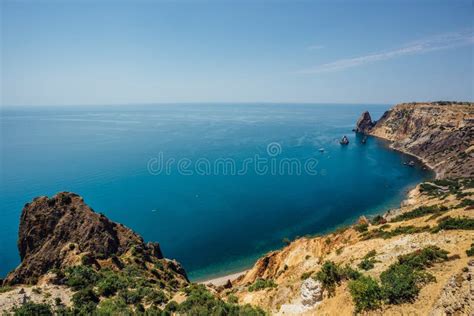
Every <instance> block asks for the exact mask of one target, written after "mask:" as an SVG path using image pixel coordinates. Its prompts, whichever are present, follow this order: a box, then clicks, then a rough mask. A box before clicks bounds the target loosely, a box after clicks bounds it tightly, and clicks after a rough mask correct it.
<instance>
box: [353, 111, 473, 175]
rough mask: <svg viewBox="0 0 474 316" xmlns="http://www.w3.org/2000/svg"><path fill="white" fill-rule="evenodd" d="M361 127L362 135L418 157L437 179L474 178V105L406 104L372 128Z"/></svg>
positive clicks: (388, 113) (387, 113)
mask: <svg viewBox="0 0 474 316" xmlns="http://www.w3.org/2000/svg"><path fill="white" fill-rule="evenodd" d="M369 117H370V116H369ZM362 123H364V124H365V125H364V126H362V129H361V131H362V132H365V133H367V134H369V135H372V136H377V137H380V138H383V139H387V140H389V141H391V142H392V147H393V148H394V149H397V150H400V151H403V152H406V153H409V154H412V155H415V156H417V157H419V158H420V159H421V160H422V161H423V162H424V163H426V164H427V165H428V166H430V167H431V168H432V169H433V170H434V171H435V172H436V174H437V177H438V178H457V177H472V176H474V103H461V102H459V103H457V102H433V103H403V104H398V105H396V106H395V107H393V108H392V109H391V110H389V111H387V112H385V114H384V115H383V116H382V117H381V118H380V120H378V121H377V122H376V123H375V124H374V125H373V126H370V125H369V126H368V127H367V121H363V122H362ZM358 128H359V125H358V126H356V129H358Z"/></svg>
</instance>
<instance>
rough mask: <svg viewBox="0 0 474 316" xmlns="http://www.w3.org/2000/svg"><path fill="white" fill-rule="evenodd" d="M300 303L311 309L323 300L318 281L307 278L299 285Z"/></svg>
mask: <svg viewBox="0 0 474 316" xmlns="http://www.w3.org/2000/svg"><path fill="white" fill-rule="evenodd" d="M300 291H301V303H303V305H305V306H308V307H313V306H314V305H315V304H317V303H318V302H320V301H321V300H322V299H323V288H322V284H321V282H320V281H315V280H314V279H312V278H308V279H306V280H304V281H303V283H302V284H301V289H300Z"/></svg>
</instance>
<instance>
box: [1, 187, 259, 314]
mask: <svg viewBox="0 0 474 316" xmlns="http://www.w3.org/2000/svg"><path fill="white" fill-rule="evenodd" d="M18 250H19V252H20V257H21V264H20V265H19V266H18V267H17V268H16V269H15V270H14V271H12V272H11V273H10V274H9V275H8V276H7V278H6V279H5V280H4V282H3V285H2V286H1V287H0V314H2V315H11V314H15V315H53V314H55V315H145V314H146V315H172V314H179V315H227V314H229V312H230V311H232V313H233V315H255V316H263V315H265V313H264V311H263V310H261V309H259V308H254V307H252V306H250V305H238V304H237V302H236V301H234V300H230V299H227V300H226V301H224V300H222V299H221V298H220V297H219V295H217V294H216V292H215V291H214V290H213V289H208V288H206V287H205V286H203V285H197V284H194V283H191V282H189V281H188V278H187V276H186V272H185V271H184V269H183V268H182V267H181V265H180V264H179V263H178V262H176V261H175V260H170V259H166V258H164V257H163V254H162V252H161V249H160V246H159V244H158V243H151V242H149V243H145V242H144V241H143V239H142V238H141V237H140V236H139V235H138V234H136V233H134V232H133V231H132V230H130V229H129V228H127V227H125V226H123V225H121V224H118V223H114V222H112V221H111V220H109V219H108V218H107V217H105V216H104V215H102V214H99V213H96V212H94V211H93V210H92V209H91V208H90V207H89V206H88V205H87V204H85V203H84V200H83V199H82V198H81V197H80V196H78V195H77V194H74V193H68V192H61V193H58V194H57V195H55V196H53V197H51V198H48V197H45V196H43V197H39V198H36V199H34V200H33V201H32V202H31V203H28V204H26V205H25V207H24V208H23V211H22V213H21V219H20V229H19V237H18ZM230 286H231V285H230Z"/></svg>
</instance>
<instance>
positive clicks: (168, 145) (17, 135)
mask: <svg viewBox="0 0 474 316" xmlns="http://www.w3.org/2000/svg"><path fill="white" fill-rule="evenodd" d="M388 108H389V105H355V104H353V105H351V104H168V105H167V104H160V105H130V106H94V107H88V106H76V107H20V108H8V107H6V108H3V109H2V116H1V123H2V135H1V137H2V139H1V146H2V149H1V150H2V164H1V171H0V172H1V174H0V179H1V188H0V254H1V256H0V275H2V276H4V275H6V273H7V272H8V271H10V270H12V269H14V268H15V267H16V265H17V264H18V263H19V256H18V251H17V249H16V239H17V232H18V224H19V216H20V213H21V209H22V208H23V205H24V204H25V203H27V202H29V201H31V200H32V199H33V198H34V197H36V196H39V195H53V194H55V193H57V192H59V191H71V192H75V193H77V194H80V195H81V196H83V197H84V199H85V202H86V203H88V204H89V205H90V206H91V207H92V208H93V209H95V210H96V211H98V212H102V213H104V214H105V215H106V216H107V217H109V218H110V219H111V220H114V221H117V222H120V223H123V224H124V225H126V226H128V227H130V228H132V229H133V230H135V231H136V232H137V233H139V234H140V235H142V236H143V237H144V238H145V240H151V241H157V242H159V243H160V244H161V246H162V249H163V252H164V254H165V256H166V257H168V258H175V259H177V260H178V261H180V262H181V263H182V264H183V266H184V268H185V269H186V271H187V272H188V274H189V276H190V278H191V279H192V280H202V279H205V278H209V277H213V276H218V275H222V274H227V273H231V272H235V271H239V270H242V269H245V268H247V267H249V266H250V265H252V264H253V262H254V261H255V260H256V259H257V258H258V257H259V256H261V255H262V254H264V253H266V252H268V251H270V250H273V249H278V248H280V247H282V246H283V245H284V244H283V242H282V240H283V239H285V238H289V239H293V238H295V237H297V236H303V235H306V234H318V233H323V232H326V231H329V230H331V229H334V228H335V227H337V226H340V225H344V224H348V223H351V222H352V221H354V220H355V219H356V218H357V217H358V216H360V215H362V214H363V215H371V214H376V213H379V212H382V211H385V210H387V209H389V208H392V207H396V206H398V205H399V203H400V201H401V200H402V199H403V198H404V195H405V193H406V191H407V190H408V189H409V188H410V187H412V186H414V185H415V184H417V183H419V182H420V181H422V180H423V179H427V178H429V177H431V176H432V174H431V172H430V171H428V170H424V169H423V168H422V166H421V165H419V164H417V165H415V166H414V167H408V166H405V165H403V162H406V161H409V160H411V159H412V158H410V157H408V156H406V155H403V154H401V153H399V152H396V151H393V150H391V149H389V148H388V144H387V143H386V142H384V141H381V140H378V139H376V138H372V137H370V138H369V139H368V140H367V142H366V143H365V144H362V143H361V141H360V139H359V138H358V137H357V136H356V135H355V134H354V133H352V132H351V130H352V128H353V127H354V125H355V122H356V120H357V118H358V117H359V115H360V114H361V113H362V112H363V111H364V110H369V111H370V113H371V115H372V117H373V118H374V119H377V118H379V117H380V116H381V115H382V114H383V112H384V111H385V110H387V109H388ZM343 135H347V136H348V139H349V145H347V146H341V145H340V144H339V139H340V138H341V137H342V136H343ZM269 144H277V145H278V146H279V147H278V148H277V149H278V151H277V152H269V151H268V150H269V149H268V148H269V147H268V146H269ZM321 149H324V150H321ZM275 153H276V154H275ZM160 155H162V157H163V159H164V160H167V159H168V160H169V159H173V160H174V161H175V162H176V161H178V160H180V159H186V160H189V161H190V162H191V163H192V164H193V163H195V162H196V161H198V160H200V159H201V160H206V161H209V162H210V163H211V164H212V163H213V162H215V161H218V160H219V159H221V160H222V159H225V160H226V161H227V160H229V161H233V162H234V163H235V165H236V166H237V167H238V166H241V165H242V163H243V161H245V160H246V159H248V158H255V156H256V155H258V156H259V157H261V158H266V159H270V158H274V159H275V161H277V162H279V161H281V160H282V159H291V160H292V161H299V162H301V163H304V162H305V161H308V160H310V159H311V160H312V161H315V166H314V170H315V171H316V174H313V173H312V174H309V173H305V172H302V173H301V174H298V175H295V174H288V173H284V172H283V173H282V172H276V173H272V172H266V173H262V172H257V171H256V170H255V168H249V169H248V170H246V172H244V173H243V174H232V173H231V174H224V173H222V172H215V173H212V172H211V173H210V174H206V175H202V174H197V173H193V174H183V173H182V172H179V171H178V170H176V168H174V169H172V170H171V171H170V172H168V173H160V174H153V172H150V168H149V166H150V160H151V159H154V158H156V157H159V156H160ZM268 161H270V160H268ZM174 166H176V165H174ZM191 166H194V165H191ZM192 168H195V167H191V171H193V169H192ZM194 171H195V170H194Z"/></svg>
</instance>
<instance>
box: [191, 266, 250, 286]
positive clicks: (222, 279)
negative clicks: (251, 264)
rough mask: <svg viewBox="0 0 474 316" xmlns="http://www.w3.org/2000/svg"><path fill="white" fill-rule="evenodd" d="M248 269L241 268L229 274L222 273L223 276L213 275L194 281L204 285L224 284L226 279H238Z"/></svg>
mask: <svg viewBox="0 0 474 316" xmlns="http://www.w3.org/2000/svg"><path fill="white" fill-rule="evenodd" d="M249 270H250V269H246V270H243V271H240V272H234V273H230V274H226V275H223V276H220V277H213V278H211V279H207V280H203V281H199V282H196V283H198V284H204V285H210V284H212V285H215V286H221V285H225V284H226V283H227V281H231V282H232V281H234V280H236V279H238V278H239V277H240V276H242V275H245V274H246V273H247V272H248V271H249Z"/></svg>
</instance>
